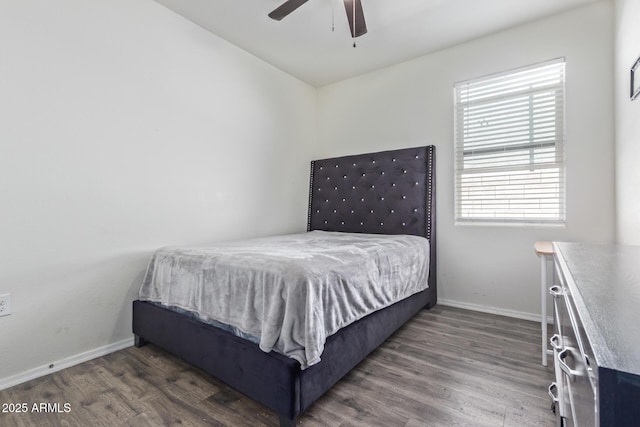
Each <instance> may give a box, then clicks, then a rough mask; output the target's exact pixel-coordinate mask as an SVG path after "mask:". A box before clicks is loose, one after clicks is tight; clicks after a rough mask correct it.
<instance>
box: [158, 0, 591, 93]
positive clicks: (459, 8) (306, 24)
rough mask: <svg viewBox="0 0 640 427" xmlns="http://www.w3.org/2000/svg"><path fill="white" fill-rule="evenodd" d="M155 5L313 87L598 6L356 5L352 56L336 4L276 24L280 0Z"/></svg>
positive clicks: (417, 1) (320, 1)
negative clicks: (359, 18)
mask: <svg viewBox="0 0 640 427" xmlns="http://www.w3.org/2000/svg"><path fill="white" fill-rule="evenodd" d="M156 1H157V2H158V3H160V4H162V5H165V6H166V7H168V8H169V9H171V10H173V11H175V12H177V13H178V14H180V15H182V16H184V17H185V18H187V19H189V20H191V21H193V22H194V23H196V24H198V25H200V26H201V27H203V28H205V29H207V30H209V31H211V32H212V33H214V34H216V35H218V36H220V37H222V38H223V39H226V40H228V41H229V42H231V43H233V44H235V45H236V46H238V47H240V48H242V49H244V50H246V51H248V52H250V53H252V54H254V55H255V56H257V57H259V58H262V59H263V60H265V61H267V62H269V63H271V64H273V65H274V66H276V67H278V68H280V69H282V70H284V71H286V72H287V73H289V74H291V75H293V76H295V77H297V78H299V79H300V80H303V81H305V82H307V83H309V84H311V85H313V86H316V87H320V86H324V85H327V84H330V83H333V82H336V81H340V80H343V79H346V78H349V77H353V76H356V75H359V74H363V73H366V72H368V71H371V70H375V69H379V68H383V67H386V66H389V65H392V64H396V63H399V62H402V61H406V60H408V59H411V58H415V57H418V56H421V55H425V54H427V53H429V52H433V51H436V50H440V49H443V48H446V47H449V46H452V45H455V44H458V43H462V42H465V41H467V40H470V39H473V38H477V37H481V36H484V35H487V34H490V33H494V32H497V31H501V30H504V29H506V28H509V27H513V26H517V25H520V24H523V23H525V22H528V21H532V20H535V19H539V18H542V17H545V16H548V15H552V14H555V13H559V12H562V11H565V10H568V9H572V8H575V7H578V6H582V5H584V4H587V3H592V2H595V1H597V0H362V7H363V9H364V16H365V20H366V23H367V27H368V33H367V34H365V35H363V36H361V37H358V38H357V39H355V41H356V43H357V47H355V48H354V47H353V40H352V39H351V36H350V33H349V25H348V22H347V18H346V14H345V9H344V6H343V4H342V0H310V1H309V2H307V3H305V4H303V5H302V6H301V7H300V8H299V9H297V10H296V11H295V12H293V13H292V14H290V15H289V16H287V17H286V18H284V19H283V20H282V21H274V20H272V19H270V18H269V17H268V16H267V14H268V13H269V12H271V11H272V10H273V9H275V8H276V7H277V6H279V5H280V4H281V3H283V2H284V0H156ZM332 10H334V11H335V12H333V11H332ZM332 15H333V17H334V18H332ZM332 19H333V20H334V21H335V30H334V31H332V30H331V27H332Z"/></svg>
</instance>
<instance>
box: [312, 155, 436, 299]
mask: <svg viewBox="0 0 640 427" xmlns="http://www.w3.org/2000/svg"><path fill="white" fill-rule="evenodd" d="M307 230H308V231H311V230H324V231H342V232H350V233H372V234H412V235H417V236H424V237H426V238H427V239H429V242H430V245H431V257H430V258H431V259H430V274H429V285H430V287H432V289H433V291H434V292H435V278H436V274H435V271H436V246H435V146H433V145H429V146H426V147H415V148H406V149H402V150H392V151H382V152H378V153H368V154H358V155H354V156H345V157H335V158H330V159H322V160H315V161H312V162H311V179H310V187H309V214H308V219H307ZM432 284H433V286H431V285H432Z"/></svg>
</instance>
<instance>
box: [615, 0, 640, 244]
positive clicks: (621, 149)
mask: <svg viewBox="0 0 640 427" xmlns="http://www.w3.org/2000/svg"><path fill="white" fill-rule="evenodd" d="M615 16H616V19H615V21H616V31H615V111H616V118H615V124H616V157H615V158H616V214H617V221H616V225H617V229H616V232H617V233H616V234H617V240H618V241H619V242H620V243H622V244H630V245H640V167H638V162H639V161H640V98H636V100H635V101H631V100H630V99H629V70H630V68H631V66H632V65H633V64H634V62H635V61H636V59H637V58H638V57H639V56H640V24H639V22H638V17H640V0H616V2H615ZM636 79H638V80H640V70H638V72H637V74H636Z"/></svg>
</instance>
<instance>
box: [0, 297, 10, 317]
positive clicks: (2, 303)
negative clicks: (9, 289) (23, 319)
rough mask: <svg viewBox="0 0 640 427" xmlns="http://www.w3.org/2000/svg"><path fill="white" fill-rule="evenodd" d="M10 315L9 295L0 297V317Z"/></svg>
mask: <svg viewBox="0 0 640 427" xmlns="http://www.w3.org/2000/svg"><path fill="white" fill-rule="evenodd" d="M10 314H11V294H4V295H0V316H8V315H10Z"/></svg>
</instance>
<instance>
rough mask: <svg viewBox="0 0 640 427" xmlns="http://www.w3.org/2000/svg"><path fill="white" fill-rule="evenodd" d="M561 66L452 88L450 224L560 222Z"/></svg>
mask: <svg viewBox="0 0 640 427" xmlns="http://www.w3.org/2000/svg"><path fill="white" fill-rule="evenodd" d="M564 65H565V64H564V59H558V60H554V61H550V62H546V63H543V64H537V65H534V66H530V67H525V68H521V69H518V70H514V71H509V72H506V73H500V74H496V75H491V76H487V77H482V78H479V79H475V80H471V81H467V82H462V83H457V84H456V85H455V87H454V96H455V112H454V122H455V124H454V126H455V171H456V186H455V192H456V202H455V203H456V222H485V223H486V222H498V223H563V222H564V219H565V195H564V187H565V186H564Z"/></svg>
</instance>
